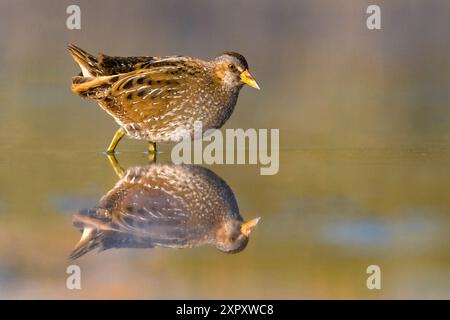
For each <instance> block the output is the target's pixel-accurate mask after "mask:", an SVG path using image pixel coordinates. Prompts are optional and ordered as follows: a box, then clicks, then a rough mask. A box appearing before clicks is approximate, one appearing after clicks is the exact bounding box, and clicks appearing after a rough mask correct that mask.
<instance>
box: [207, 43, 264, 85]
mask: <svg viewBox="0 0 450 320" xmlns="http://www.w3.org/2000/svg"><path fill="white" fill-rule="evenodd" d="M213 63H214V71H215V74H216V76H217V77H218V78H219V80H220V82H221V83H222V85H223V86H225V87H227V88H229V89H233V88H241V87H242V86H243V85H244V84H248V85H249V86H250V87H253V88H256V89H258V90H259V86H258V84H257V83H256V80H255V78H253V76H252V75H251V74H250V72H249V70H248V63H247V60H245V58H244V56H243V55H241V54H239V53H236V52H230V51H227V52H224V53H222V54H221V55H220V56H218V57H217V58H215V59H214V60H213Z"/></svg>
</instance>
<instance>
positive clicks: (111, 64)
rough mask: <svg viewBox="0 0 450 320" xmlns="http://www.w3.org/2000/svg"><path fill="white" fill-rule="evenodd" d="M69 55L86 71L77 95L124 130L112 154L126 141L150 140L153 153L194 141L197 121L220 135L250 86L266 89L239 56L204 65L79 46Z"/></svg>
mask: <svg viewBox="0 0 450 320" xmlns="http://www.w3.org/2000/svg"><path fill="white" fill-rule="evenodd" d="M68 50H69V53H70V54H71V56H72V58H73V59H74V60H75V62H76V63H77V64H78V65H79V66H80V68H81V73H80V74H79V75H77V76H75V77H73V78H72V85H71V90H72V92H73V93H75V94H77V95H79V96H81V97H84V98H88V99H92V100H95V101H96V102H97V103H98V104H99V105H100V107H101V108H102V109H103V110H105V111H106V112H107V113H108V114H109V115H111V116H112V117H113V118H114V119H115V121H116V122H117V124H118V125H119V126H120V128H119V129H118V130H117V132H116V133H115V135H114V137H113V139H112V141H111V143H110V144H109V146H108V148H107V150H106V152H107V153H108V154H111V153H114V152H115V149H116V146H117V144H118V143H119V141H120V140H121V139H122V138H123V136H125V135H127V136H128V137H130V138H133V139H140V140H147V141H148V142H149V150H148V151H149V152H151V153H153V152H156V143H157V142H177V141H180V140H182V139H183V137H185V136H186V135H190V137H191V138H194V130H195V128H194V123H195V122H196V121H201V123H202V130H203V132H205V131H206V130H208V129H219V128H221V127H222V126H223V125H224V123H225V122H226V121H227V120H228V119H229V118H230V116H231V114H232V112H233V111H234V108H235V105H236V102H237V99H238V95H239V92H240V90H241V89H242V87H243V86H244V85H245V84H247V85H249V86H251V87H253V88H256V89H258V90H259V89H260V87H259V85H258V84H257V82H256V80H255V78H254V77H253V76H252V75H251V74H250V71H249V67H248V63H247V60H246V59H245V58H244V56H242V55H241V54H239V53H236V52H231V51H226V52H224V53H222V54H220V55H218V56H217V57H215V58H214V59H212V60H211V61H204V60H201V59H197V58H193V57H188V56H181V55H177V56H139V57H114V56H108V55H105V54H102V53H100V54H98V56H93V55H91V54H89V53H88V52H86V51H84V50H82V49H80V48H79V47H77V46H75V45H73V44H69V45H68ZM203 132H202V133H203Z"/></svg>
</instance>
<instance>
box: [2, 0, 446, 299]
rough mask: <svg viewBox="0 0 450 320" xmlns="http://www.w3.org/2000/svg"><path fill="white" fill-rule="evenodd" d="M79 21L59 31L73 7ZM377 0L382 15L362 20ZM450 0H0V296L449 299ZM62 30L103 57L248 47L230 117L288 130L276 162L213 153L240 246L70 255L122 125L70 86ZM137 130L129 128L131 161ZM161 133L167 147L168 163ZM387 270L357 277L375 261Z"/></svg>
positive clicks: (137, 161)
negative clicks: (247, 73)
mask: <svg viewBox="0 0 450 320" xmlns="http://www.w3.org/2000/svg"><path fill="white" fill-rule="evenodd" d="M71 4H77V5H79V6H80V8H81V30H68V29H67V28H66V19H67V17H68V14H66V8H67V6H69V5H71ZM369 4H378V5H379V6H380V7H381V20H382V22H381V24H382V29H381V30H377V31H370V30H368V29H367V28H366V18H367V17H368V15H367V14H366V8H367V6H368V5H369ZM449 12H450V2H449V1H446V0H441V1H439V0H430V1H420V0H418V1H414V0H397V1H380V0H378V1H360V0H336V1H325V0H303V1H300V0H299V1H284V0H281V1H269V0H253V1H236V0H231V1H182V0H179V1H144V0H142V1H138V0H128V1H126V2H123V1H113V0H108V1H106V0H101V1H100V0H97V1H56V0H53V1H50V0H40V1H32V0H17V1H12V0H1V1H0V70H1V71H0V229H1V232H0V298H8V299H9V298H40V299H45V298H63V299H79V298H138V299H140V298H194V299H195V298H252V299H258V298H288V299H304V298H306V299H308V298H336V299H347V298H364V299H366V298H369V299H379V298H447V299H448V298H450V250H449V249H450V236H449V232H448V230H449V228H450V197H449V192H448V190H449V188H450V166H449V165H450V102H449V101H450V90H449V88H450V58H449V53H450V15H449ZM68 42H72V43H74V44H76V45H78V46H80V47H81V48H83V49H85V50H87V51H89V52H91V53H97V52H103V53H106V54H110V55H122V56H128V55H171V54H182V55H190V56H195V57H199V58H203V59H211V58H213V57H214V56H216V55H217V54H218V53H220V52H222V51H225V50H233V51H237V52H240V53H242V54H243V55H244V56H245V57H246V58H247V60H248V61H249V64H250V70H251V71H252V74H254V75H255V77H256V79H257V80H258V83H259V84H260V86H261V88H262V90H261V91H259V92H258V91H256V90H252V89H251V88H244V89H243V90H242V92H241V94H240V98H239V101H238V105H237V107H236V110H235V112H234V113H233V116H232V118H231V119H230V120H229V121H228V122H227V123H226V125H225V127H226V128H279V129H280V139H281V143H280V149H281V151H280V171H279V173H278V174H277V175H275V176H260V175H259V168H257V167H256V166H250V165H249V166H242V165H239V166H238V165H236V166H224V165H222V166H212V167H210V169H212V170H213V171H214V172H216V173H217V174H218V175H219V176H221V177H222V178H223V179H224V180H225V181H227V183H228V184H229V185H230V187H231V188H232V189H233V191H234V193H235V195H236V198H237V200H238V203H239V206H240V209H241V213H242V215H243V216H244V217H245V218H251V217H254V216H261V217H262V220H261V222H260V224H259V225H258V226H257V228H256V230H255V231H254V233H252V238H251V241H250V243H249V246H248V247H247V249H246V250H245V251H243V252H242V253H240V254H237V255H225V254H222V253H219V252H218V251H217V250H215V249H214V248H212V247H201V248H196V249H186V250H171V249H154V250H126V249H123V250H110V251H106V252H103V253H100V254H97V253H91V254H89V255H87V256H85V257H83V258H81V259H80V260H77V261H76V263H77V264H78V265H80V266H81V270H82V290H73V291H71V290H67V289H66V278H67V276H68V275H67V274H66V268H67V266H68V265H69V262H68V261H67V257H68V255H69V253H70V252H71V250H72V248H73V246H74V245H75V243H76V242H77V241H78V238H79V233H78V231H77V230H75V229H74V228H73V227H72V225H71V215H72V214H73V213H75V212H77V211H78V210H80V209H82V208H88V207H90V206H94V205H95V204H96V202H97V201H98V200H99V199H100V197H101V196H102V195H104V194H105V193H107V192H108V190H110V189H111V188H112V187H113V186H114V184H115V183H116V181H117V178H116V176H115V174H114V172H113V171H112V169H111V168H110V167H109V164H108V161H107V159H106V158H105V156H104V155H103V154H102V151H103V150H104V149H105V147H106V146H107V144H108V143H109V141H110V139H111V137H112V135H113V133H114V132H115V130H116V129H117V126H116V124H115V122H114V121H113V120H112V119H111V118H110V117H109V116H108V115H107V114H106V113H104V112H103V111H102V110H101V109H100V108H99V107H98V106H96V104H95V103H94V102H92V101H87V100H81V99H80V98H79V97H76V96H74V95H73V94H72V93H71V92H70V82H71V77H72V76H73V75H75V74H77V73H78V72H79V69H78V67H77V66H76V65H75V63H74V62H73V61H72V60H71V58H70V57H69V55H68V53H67V50H66V44H67V43H68ZM145 147H146V144H145V143H144V142H140V141H131V140H126V141H123V142H122V143H121V144H120V145H119V150H120V152H121V153H120V154H119V155H118V158H119V161H120V163H121V164H122V166H123V167H125V168H126V167H128V166H135V165H144V164H145V163H146V162H147V161H148V160H147V158H146V156H145V155H144V154H143V153H142V152H143V151H144V148H145ZM170 148H171V146H170V145H163V146H162V151H163V152H164V153H163V154H162V155H161V157H159V158H158V161H161V162H164V161H170ZM371 264H376V265H379V266H380V267H381V272H382V289H381V290H368V289H367V287H366V278H367V276H368V275H367V274H366V268H367V266H369V265H371Z"/></svg>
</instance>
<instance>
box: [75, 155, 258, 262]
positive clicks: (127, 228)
mask: <svg viewBox="0 0 450 320" xmlns="http://www.w3.org/2000/svg"><path fill="white" fill-rule="evenodd" d="M109 160H110V162H111V164H112V166H113V168H114V170H115V171H116V173H117V174H118V175H119V177H120V179H119V181H118V182H117V183H116V185H115V186H114V187H113V188H112V189H111V190H110V191H109V192H108V193H107V194H106V195H104V196H103V197H102V198H101V199H100V201H99V204H98V205H97V206H96V207H94V208H91V209H87V210H82V211H80V212H79V213H77V214H75V215H74V221H73V224H74V226H75V227H76V228H78V229H79V230H80V231H81V232H82V236H81V239H80V241H79V242H78V244H77V245H76V247H75V249H74V251H73V252H72V254H71V255H70V259H76V258H79V257H81V256H83V255H84V254H86V253H87V252H89V251H91V250H95V249H97V250H99V251H103V250H107V249H111V248H154V247H170V248H190V247H196V246H200V245H204V244H211V245H213V246H215V247H216V248H217V249H219V250H220V251H223V252H227V253H237V252H240V251H242V250H243V249H245V247H246V246H247V243H248V240H249V235H250V231H251V230H252V228H253V227H254V226H256V224H257V223H258V220H259V218H256V219H252V220H250V221H247V222H244V220H243V219H242V217H241V215H240V214H239V208H238V205H237V202H236V199H235V197H234V194H233V192H232V190H231V189H230V187H229V186H228V185H227V184H226V183H225V181H223V180H222V179H221V178H220V177H219V176H217V175H216V174H215V173H214V172H212V171H211V170H208V169H206V168H203V167H200V166H193V165H173V164H158V163H152V164H148V165H146V166H141V167H131V168H129V169H128V170H126V171H125V170H123V169H122V168H121V167H120V165H119V164H118V162H117V159H116V158H115V157H114V156H109Z"/></svg>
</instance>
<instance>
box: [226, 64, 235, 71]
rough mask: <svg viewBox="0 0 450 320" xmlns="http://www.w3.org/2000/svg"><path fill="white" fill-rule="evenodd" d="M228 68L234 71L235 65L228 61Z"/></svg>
mask: <svg viewBox="0 0 450 320" xmlns="http://www.w3.org/2000/svg"><path fill="white" fill-rule="evenodd" d="M228 68H229V69H230V70H231V71H235V70H236V66H235V65H234V64H232V63H230V64H229V65H228Z"/></svg>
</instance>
